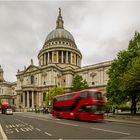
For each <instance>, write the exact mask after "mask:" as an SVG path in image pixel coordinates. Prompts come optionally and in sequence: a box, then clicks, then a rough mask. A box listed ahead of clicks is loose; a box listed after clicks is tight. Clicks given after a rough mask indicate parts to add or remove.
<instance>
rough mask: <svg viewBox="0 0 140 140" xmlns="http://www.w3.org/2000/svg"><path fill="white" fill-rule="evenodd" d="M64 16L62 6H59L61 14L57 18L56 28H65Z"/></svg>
mask: <svg viewBox="0 0 140 140" xmlns="http://www.w3.org/2000/svg"><path fill="white" fill-rule="evenodd" d="M63 23H64V21H63V18H62V16H61V8H59V15H58V18H57V21H56V29H64V27H63Z"/></svg>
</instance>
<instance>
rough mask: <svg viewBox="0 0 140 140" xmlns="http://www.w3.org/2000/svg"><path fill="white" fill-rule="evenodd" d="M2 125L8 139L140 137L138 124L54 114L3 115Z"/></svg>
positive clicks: (1, 117)
mask: <svg viewBox="0 0 140 140" xmlns="http://www.w3.org/2000/svg"><path fill="white" fill-rule="evenodd" d="M0 124H1V127H2V128H1V129H0V131H1V133H2V136H3V137H4V138H5V139H59V140H63V139H140V125H137V124H125V123H117V122H108V121H104V122H85V121H75V120H68V119H58V118H54V117H52V116H51V115H50V114H35V113H15V114H14V115H4V114H0ZM4 134H5V135H4Z"/></svg>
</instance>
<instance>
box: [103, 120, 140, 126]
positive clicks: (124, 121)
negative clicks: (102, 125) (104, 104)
mask: <svg viewBox="0 0 140 140" xmlns="http://www.w3.org/2000/svg"><path fill="white" fill-rule="evenodd" d="M105 120H106V121H108V122H120V123H126V124H136V125H140V122H135V121H130V120H117V119H105Z"/></svg>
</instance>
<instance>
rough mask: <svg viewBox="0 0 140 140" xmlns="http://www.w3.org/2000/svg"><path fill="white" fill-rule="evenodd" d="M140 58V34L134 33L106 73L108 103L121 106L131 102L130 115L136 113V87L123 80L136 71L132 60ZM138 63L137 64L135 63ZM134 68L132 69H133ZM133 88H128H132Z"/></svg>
mask: <svg viewBox="0 0 140 140" xmlns="http://www.w3.org/2000/svg"><path fill="white" fill-rule="evenodd" d="M139 57H140V33H138V32H136V33H135V35H134V38H133V39H131V40H130V42H129V45H128V48H127V50H123V51H120V52H119V53H118V55H117V58H116V59H115V60H113V62H112V64H111V67H110V69H109V71H108V75H109V81H108V83H107V94H106V96H107V98H108V101H109V102H113V103H116V104H118V105H119V104H122V103H124V102H127V101H128V100H129V101H130V100H133V102H132V105H131V113H134V114H135V113H136V112H135V110H136V105H135V104H136V98H137V97H136V96H134V95H135V92H136V87H134V85H131V84H132V83H130V82H129V84H128V83H127V86H126V81H125V80H123V79H124V78H125V79H127V78H128V73H130V71H129V70H130V68H132V69H131V71H133V70H134V69H136V67H134V65H133V63H134V62H133V61H134V59H135V60H136V59H137V58H139ZM137 63H138V62H137ZM133 67H134V68H133ZM132 86H133V88H131V89H130V88H128V87H132ZM134 98H135V99H134Z"/></svg>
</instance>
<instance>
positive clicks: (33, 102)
mask: <svg viewBox="0 0 140 140" xmlns="http://www.w3.org/2000/svg"><path fill="white" fill-rule="evenodd" d="M32 108H34V91H32Z"/></svg>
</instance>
